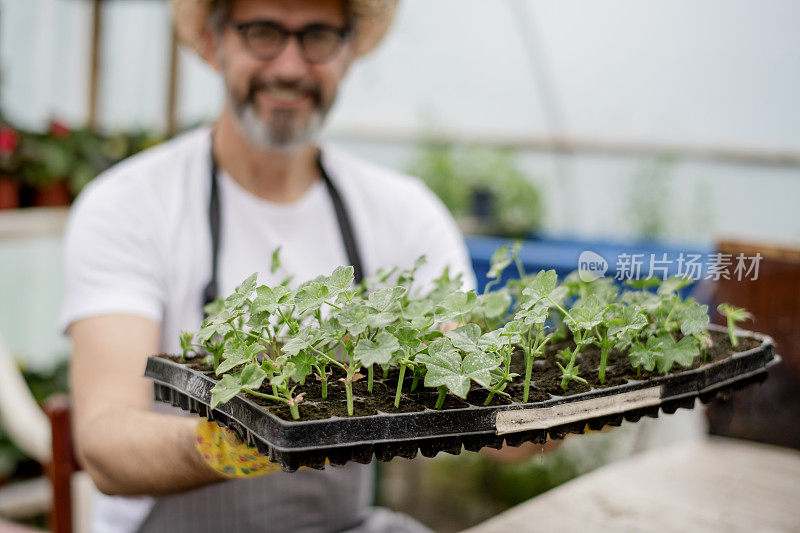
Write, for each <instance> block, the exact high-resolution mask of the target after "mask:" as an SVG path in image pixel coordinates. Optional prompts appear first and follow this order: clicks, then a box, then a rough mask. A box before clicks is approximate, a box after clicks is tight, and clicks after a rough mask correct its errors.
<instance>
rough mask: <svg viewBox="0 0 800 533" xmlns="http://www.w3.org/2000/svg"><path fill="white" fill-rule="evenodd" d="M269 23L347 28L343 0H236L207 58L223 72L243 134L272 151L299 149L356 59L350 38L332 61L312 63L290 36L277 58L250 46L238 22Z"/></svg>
mask: <svg viewBox="0 0 800 533" xmlns="http://www.w3.org/2000/svg"><path fill="white" fill-rule="evenodd" d="M255 21H261V22H270V23H273V24H276V25H278V26H280V27H283V28H285V29H287V30H290V31H298V30H302V29H304V28H308V27H311V26H317V25H324V26H329V27H332V28H337V29H343V28H344V27H345V25H346V16H345V6H344V0H235V1H234V2H233V4H232V6H231V11H230V17H229V18H228V23H227V24H226V25H225V27H224V29H223V30H222V32H221V33H220V34H219V35H217V36H216V38H214V37H213V36H212V39H213V44H212V49H214V50H215V53H216V57H214V58H211V57H209V58H208V59H209V60H210V61H211V63H212V65H213V66H214V67H215V68H217V69H218V70H219V71H221V73H222V74H223V76H224V79H225V88H226V93H227V94H226V95H227V105H228V106H230V108H231V111H232V112H233V114H234V116H235V117H236V120H237V122H238V125H239V127H240V129H241V131H242V133H243V134H244V135H245V137H247V139H248V140H249V141H250V142H252V143H253V144H255V145H257V146H260V147H262V148H267V149H281V150H294V149H297V148H300V147H302V146H304V145H306V144H307V143H309V142H311V141H313V139H314V137H315V135H316V133H317V132H318V130H319V129H320V127H321V126H322V122H323V120H324V118H325V116H326V114H327V113H328V111H329V110H330V108H331V106H332V105H333V102H334V100H335V98H336V92H337V88H338V86H339V82H340V81H341V79H342V77H343V76H344V75H345V73H346V71H347V67H348V66H349V64H350V61H351V59H352V47H351V44H350V42H349V41H346V42H345V43H344V45H343V46H342V47H341V49H340V50H338V52H337V53H336V54H334V55H333V57H331V58H330V59H329V60H327V61H324V62H321V63H310V62H308V61H306V59H304V57H303V54H302V53H301V52H302V51H301V49H300V43H299V41H298V39H297V38H296V37H295V36H290V37H289V40H288V42H287V43H286V47H285V48H284V49H283V50H282V51H281V52H280V54H279V55H277V56H276V57H274V58H272V59H263V58H259V57H258V56H257V55H256V54H254V53H253V50H252V49H251V48H248V46H247V43H246V39H245V38H244V37H243V36H242V35H241V34H240V33H239V32H238V31H237V30H236V29H235V28H234V25H236V24H242V23H250V22H255Z"/></svg>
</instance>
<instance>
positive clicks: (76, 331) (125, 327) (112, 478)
mask: <svg viewBox="0 0 800 533" xmlns="http://www.w3.org/2000/svg"><path fill="white" fill-rule="evenodd" d="M69 333H70V335H71V336H72V341H73V346H74V350H73V359H72V369H71V385H72V398H73V417H72V419H73V435H74V437H75V441H76V442H75V444H76V448H75V449H76V452H77V455H78V457H79V459H80V461H81V463H82V464H83V466H84V468H85V469H86V471H87V472H88V473H89V475H90V476H91V477H92V479H93V480H94V482H95V484H96V485H97V487H98V488H99V489H100V490H101V491H102V492H104V493H106V494H127V495H134V494H152V495H158V494H169V493H174V492H181V491H185V490H188V489H191V488H194V487H198V486H201V485H204V484H207V483H211V482H214V481H220V480H222V479H224V478H223V477H222V476H221V475H220V474H219V473H218V472H216V471H214V470H213V469H212V468H210V467H209V466H208V464H207V463H206V462H205V461H204V460H203V458H202V457H201V455H200V454H199V453H198V452H197V450H196V449H195V442H196V436H195V427H196V426H197V418H195V417H181V416H175V415H165V414H158V413H153V412H151V407H152V403H153V399H152V398H153V396H152V394H153V389H152V384H151V383H150V382H148V380H146V379H145V378H144V377H143V373H144V367H145V362H146V361H147V356H148V355H151V354H153V353H156V352H157V351H158V346H159V336H160V328H159V326H158V324H157V323H155V322H153V321H152V320H148V319H146V318H142V317H138V316H132V315H105V316H100V317H95V318H88V319H84V320H79V321H77V322H75V323H74V324H72V326H71V327H70V329H69Z"/></svg>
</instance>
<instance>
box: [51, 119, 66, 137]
mask: <svg viewBox="0 0 800 533" xmlns="http://www.w3.org/2000/svg"><path fill="white" fill-rule="evenodd" d="M70 132H71V130H70V129H69V128H68V127H67V126H66V125H65V124H64V123H63V122H59V121H57V120H51V121H50V135H52V136H53V137H55V138H57V139H63V138H65V137H69V134H70Z"/></svg>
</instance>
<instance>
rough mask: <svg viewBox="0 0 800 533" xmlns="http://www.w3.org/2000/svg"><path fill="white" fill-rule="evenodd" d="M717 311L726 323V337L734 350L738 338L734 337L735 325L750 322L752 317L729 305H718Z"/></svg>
mask: <svg viewBox="0 0 800 533" xmlns="http://www.w3.org/2000/svg"><path fill="white" fill-rule="evenodd" d="M717 311H719V312H720V314H721V315H722V316H724V317H725V318H726V319H727V321H728V336H729V337H730V339H731V346H733V347H734V348H735V347H736V346H738V345H739V337H738V336H737V335H736V323H737V322H744V321H745V320H750V319H752V318H753V315H752V314H750V313H748V312H747V310H746V309H744V308H742V307H736V306H733V305H730V304H719V305H718V306H717Z"/></svg>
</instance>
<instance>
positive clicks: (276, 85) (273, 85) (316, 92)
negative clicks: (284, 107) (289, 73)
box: [246, 77, 322, 105]
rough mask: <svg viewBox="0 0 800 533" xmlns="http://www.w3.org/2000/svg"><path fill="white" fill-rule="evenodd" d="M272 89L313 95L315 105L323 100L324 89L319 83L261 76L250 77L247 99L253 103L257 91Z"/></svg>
mask: <svg viewBox="0 0 800 533" xmlns="http://www.w3.org/2000/svg"><path fill="white" fill-rule="evenodd" d="M270 89H283V90H289V91H296V92H299V93H301V94H305V95H307V96H310V97H311V99H312V101H313V102H314V104H315V105H319V104H320V103H321V102H322V90H321V89H320V86H319V84H318V83H315V82H311V81H305V80H284V79H265V78H261V77H253V78H250V82H249V83H248V86H247V97H246V101H247V102H250V103H253V102H254V100H255V96H256V92H257V91H260V90H270Z"/></svg>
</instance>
